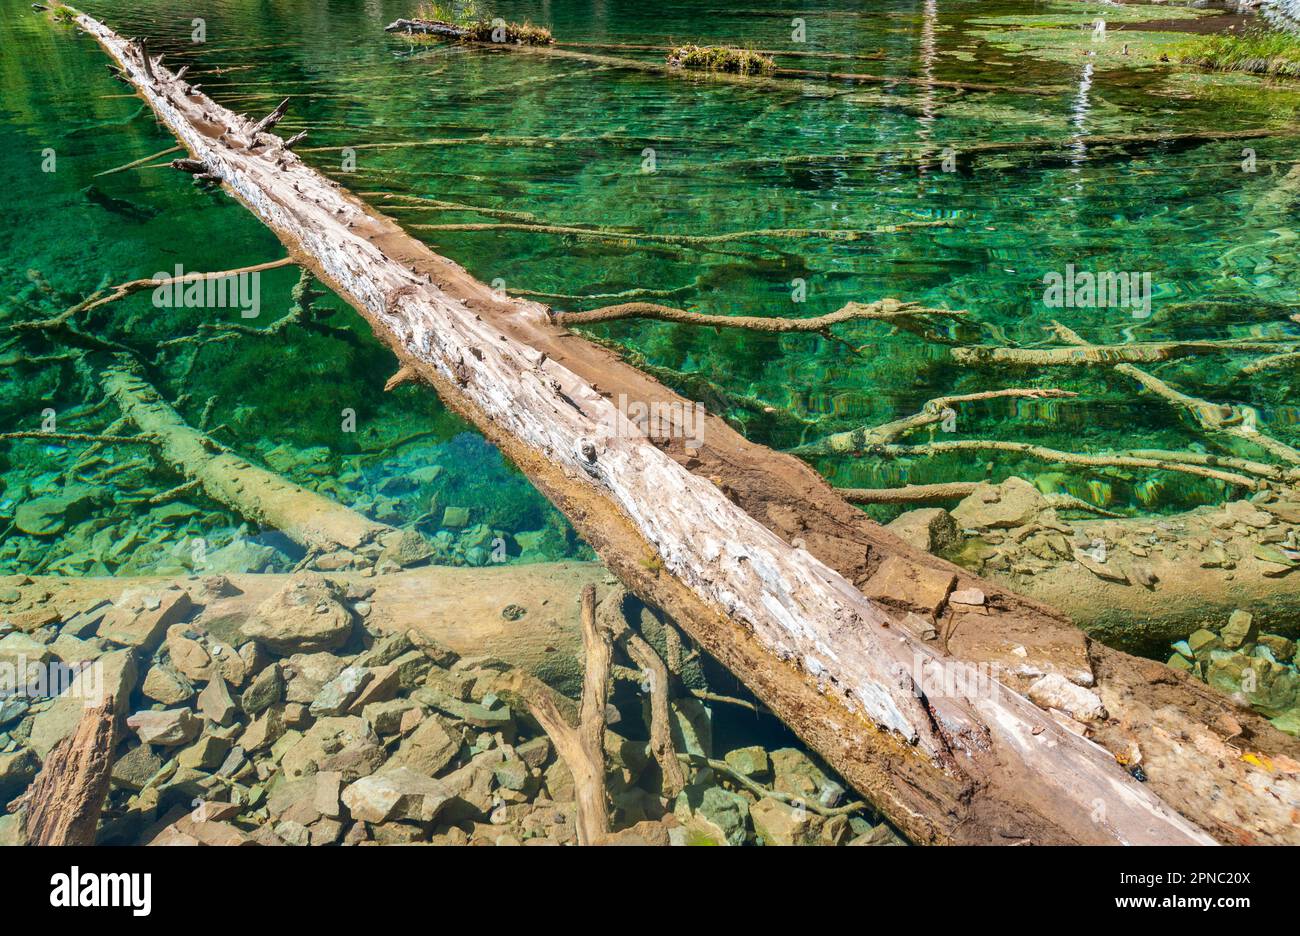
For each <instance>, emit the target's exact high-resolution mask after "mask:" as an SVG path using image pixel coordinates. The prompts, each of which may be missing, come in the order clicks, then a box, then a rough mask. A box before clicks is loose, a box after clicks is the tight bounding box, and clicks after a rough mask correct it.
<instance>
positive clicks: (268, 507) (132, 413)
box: [101, 366, 400, 552]
mask: <svg viewBox="0 0 1300 936" xmlns="http://www.w3.org/2000/svg"><path fill="white" fill-rule="evenodd" d="M101 381H102V383H103V387H104V392H105V393H106V394H107V395H108V396H109V397H110V398H112V400H113V401H114V402H115V403H116V404H117V405H118V407H119V408H120V409H121V411H122V415H123V416H125V417H126V418H127V419H129V420H130V421H131V422H133V423H134V424H135V425H136V427H137V428H139V430H140V431H141V432H143V433H145V434H146V435H147V436H148V437H149V438H151V439H153V440H156V442H157V451H158V454H159V456H160V457H161V458H162V459H163V461H165V462H167V463H168V464H170V465H171V466H172V467H173V468H175V469H176V470H177V471H179V472H180V473H181V474H182V475H184V476H185V477H186V478H188V479H192V480H194V481H197V482H198V484H199V486H200V487H202V489H203V492H204V493H205V494H206V495H207V496H208V497H211V498H212V499H213V500H215V501H218V502H219V503H222V504H225V505H226V506H227V507H231V508H233V509H234V510H236V511H237V512H238V513H240V514H241V515H243V516H245V517H247V518H248V519H250V520H254V521H256V522H258V523H261V524H264V525H265V526H268V527H271V528H273V529H276V530H279V531H281V532H282V533H284V534H285V535H286V536H288V537H289V538H290V539H291V540H293V541H294V542H296V543H298V544H299V545H300V546H303V547H306V548H307V549H309V550H311V551H313V552H333V551H338V550H347V551H350V552H351V551H358V550H362V549H363V548H365V547H367V546H370V545H371V544H374V543H378V542H379V541H380V540H381V539H383V538H387V537H388V536H390V535H400V534H398V532H397V531H396V530H394V528H393V527H390V526H387V525H386V524H382V523H376V522H374V521H373V520H368V519H367V518H366V517H364V516H362V515H361V514H359V513H357V512H356V511H353V510H349V509H348V508H346V507H343V506H342V505H340V504H337V503H335V502H334V501H332V500H330V499H329V498H328V497H323V496H322V495H320V494H316V493H315V492H313V491H309V490H307V489H306V488H302V487H299V486H298V485H296V484H293V483H292V482H290V481H286V480H284V479H283V478H281V477H279V476H278V475H275V474H273V473H271V472H269V471H267V470H266V469H264V468H259V467H257V466H256V465H253V464H251V463H249V462H247V461H245V460H244V459H243V458H240V457H239V456H238V455H236V454H234V453H233V452H231V451H229V450H228V449H226V448H225V447H223V446H221V445H219V444H218V443H216V442H214V441H213V440H212V439H211V438H209V437H208V436H206V435H204V434H203V433H202V432H199V431H198V430H197V429H194V428H193V427H191V426H189V425H187V424H186V423H185V421H184V420H183V419H181V417H180V414H179V413H177V412H176V411H175V410H174V409H172V408H171V407H170V406H169V405H168V404H167V402H166V401H165V400H164V399H163V398H162V397H161V396H159V394H158V391H157V390H155V389H154V388H153V387H152V386H150V385H149V383H148V382H147V381H145V380H144V379H143V378H142V377H140V376H139V375H138V374H136V373H134V372H133V371H132V370H131V369H130V368H129V367H126V366H117V367H110V368H108V369H107V370H105V371H104V373H103V375H102V377H101Z"/></svg>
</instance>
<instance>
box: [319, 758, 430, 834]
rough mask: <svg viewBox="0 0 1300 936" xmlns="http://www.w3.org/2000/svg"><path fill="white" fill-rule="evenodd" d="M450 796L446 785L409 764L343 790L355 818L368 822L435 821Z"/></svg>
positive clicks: (344, 798)
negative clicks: (413, 768) (422, 773)
mask: <svg viewBox="0 0 1300 936" xmlns="http://www.w3.org/2000/svg"><path fill="white" fill-rule="evenodd" d="M450 799H451V791H450V790H448V788H447V787H446V785H445V784H443V783H441V782H440V781H438V780H434V779H432V778H431V777H423V776H421V775H420V774H418V773H416V772H415V771H413V770H408V769H406V768H405V767H399V768H398V769H397V770H393V771H390V772H388V773H385V774H382V775H380V776H373V777H363V778H362V779H360V780H358V781H356V782H355V783H353V784H352V785H351V786H349V787H348V788H347V789H346V790H344V791H343V803H344V805H345V806H347V807H348V810H349V811H350V812H351V814H352V818H353V819H358V820H361V821H364V822H388V821H390V820H396V819H407V820H411V821H414V822H420V823H428V822H432V821H433V820H434V819H435V818H437V816H438V813H439V812H441V811H442V808H443V807H444V806H445V805H446V804H447V802H448V800H450Z"/></svg>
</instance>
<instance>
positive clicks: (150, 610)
mask: <svg viewBox="0 0 1300 936" xmlns="http://www.w3.org/2000/svg"><path fill="white" fill-rule="evenodd" d="M193 610H194V603H193V602H192V601H190V596H189V593H188V592H186V591H185V590H184V589H182V588H167V589H163V590H162V591H161V592H143V591H136V590H131V591H127V592H124V593H123V594H122V597H121V598H119V599H118V600H117V601H116V602H115V603H114V605H113V608H112V610H110V611H109V612H108V614H106V615H105V616H104V619H103V620H102V621H101V622H100V624H99V630H98V632H97V634H98V636H99V637H101V638H103V639H104V640H111V641H112V642H113V643H116V644H120V645H122V646H124V647H134V648H136V649H139V650H142V651H144V652H147V653H152V652H153V651H154V650H156V649H157V648H158V645H159V644H161V643H162V640H163V636H164V635H165V634H166V632H167V629H168V628H169V627H171V626H172V625H173V624H176V623H178V622H180V621H182V620H184V619H185V618H186V617H188V616H189V614H190V612H191V611H193Z"/></svg>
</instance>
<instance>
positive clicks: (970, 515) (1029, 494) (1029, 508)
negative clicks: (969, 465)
mask: <svg viewBox="0 0 1300 936" xmlns="http://www.w3.org/2000/svg"><path fill="white" fill-rule="evenodd" d="M1048 509H1050V505H1049V504H1048V502H1047V499H1046V498H1045V497H1043V495H1042V494H1041V493H1040V492H1039V491H1038V489H1037V488H1036V487H1034V486H1033V485H1032V484H1030V483H1029V482H1028V481H1025V480H1024V479H1023V478H1016V477H1011V478H1007V480H1005V481H1003V482H1002V483H1001V484H997V485H986V486H981V487H980V489H979V490H977V491H976V492H975V493H974V494H971V495H970V496H968V497H967V498H966V499H965V500H963V501H962V502H961V503H960V504H958V505H957V506H956V507H954V508H953V510H952V518H953V519H954V520H955V521H956V522H957V525H958V526H959V527H961V529H963V530H981V529H997V528H1008V529H1009V528H1011V527H1018V526H1024V525H1025V524H1026V523H1029V522H1031V521H1032V520H1034V519H1035V518H1036V517H1037V516H1038V515H1039V514H1040V513H1042V512H1043V511H1044V510H1048Z"/></svg>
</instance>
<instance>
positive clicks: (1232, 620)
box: [1219, 610, 1258, 650]
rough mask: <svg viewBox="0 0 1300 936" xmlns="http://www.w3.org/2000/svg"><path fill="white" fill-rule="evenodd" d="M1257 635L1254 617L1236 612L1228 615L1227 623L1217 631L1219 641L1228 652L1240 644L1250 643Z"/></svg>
mask: <svg viewBox="0 0 1300 936" xmlns="http://www.w3.org/2000/svg"><path fill="white" fill-rule="evenodd" d="M1257 633H1258V629H1257V628H1256V626H1255V617H1254V615H1252V614H1251V613H1250V612H1249V611H1241V610H1237V611H1233V612H1232V614H1230V615H1228V623H1227V624H1224V625H1223V629H1222V630H1221V631H1219V639H1220V640H1222V641H1223V645H1224V646H1225V647H1227V648H1228V649H1229V650H1236V649H1237V648H1238V647H1240V646H1241V645H1242V644H1246V643H1252V642H1253V641H1254V640H1255V635H1256V634H1257Z"/></svg>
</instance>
